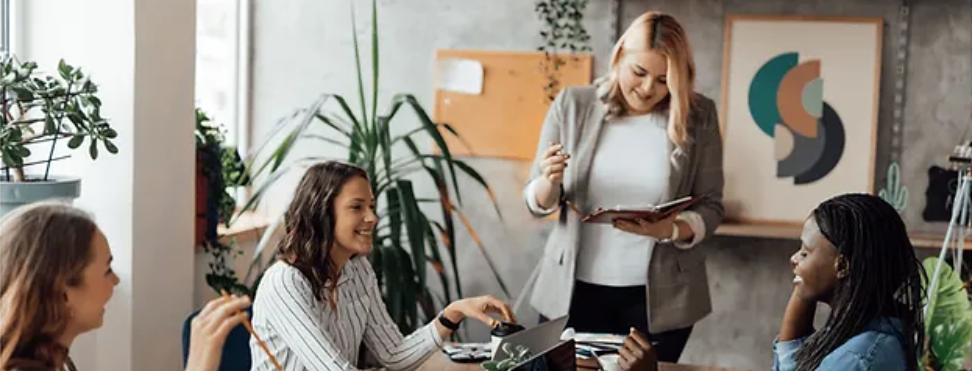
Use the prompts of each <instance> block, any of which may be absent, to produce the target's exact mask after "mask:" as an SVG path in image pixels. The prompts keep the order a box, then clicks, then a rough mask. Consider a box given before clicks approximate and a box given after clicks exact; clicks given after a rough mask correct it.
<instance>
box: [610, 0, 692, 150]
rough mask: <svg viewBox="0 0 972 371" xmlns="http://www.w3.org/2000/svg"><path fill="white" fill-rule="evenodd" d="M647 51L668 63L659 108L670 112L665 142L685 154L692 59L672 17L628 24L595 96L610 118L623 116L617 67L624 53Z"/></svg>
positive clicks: (685, 38)
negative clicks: (665, 86)
mask: <svg viewBox="0 0 972 371" xmlns="http://www.w3.org/2000/svg"><path fill="white" fill-rule="evenodd" d="M639 41H642V42H639ZM647 50H654V51H657V52H658V53H661V54H662V55H664V56H665V58H667V59H668V97H666V98H665V99H664V100H662V102H661V103H659V107H667V108H669V119H668V139H669V140H670V141H671V142H672V143H675V145H676V147H677V149H678V150H684V149H685V143H686V141H687V140H688V117H689V112H690V109H691V106H692V104H693V103H694V100H695V87H694V86H695V59H694V58H693V57H692V48H691V46H689V40H688V35H686V33H685V29H684V28H682V25H681V24H680V23H678V21H677V20H675V18H674V17H672V16H670V15H668V14H664V13H659V12H647V13H644V14H642V15H641V16H640V17H638V18H637V19H635V20H634V21H633V22H631V25H630V26H628V29H627V30H625V31H624V34H623V35H621V38H619V39H618V42H617V43H616V44H615V45H614V50H613V51H612V53H611V70H610V72H608V74H607V76H605V77H603V78H600V79H598V82H597V83H596V85H597V86H598V88H597V92H598V96H599V97H600V98H601V101H602V102H603V103H604V107H605V112H607V113H608V116H609V117H617V116H621V115H624V114H625V103H624V96H623V95H622V94H621V86H620V73H621V71H620V66H619V63H620V62H621V59H622V58H623V57H624V56H625V53H627V52H631V51H647Z"/></svg>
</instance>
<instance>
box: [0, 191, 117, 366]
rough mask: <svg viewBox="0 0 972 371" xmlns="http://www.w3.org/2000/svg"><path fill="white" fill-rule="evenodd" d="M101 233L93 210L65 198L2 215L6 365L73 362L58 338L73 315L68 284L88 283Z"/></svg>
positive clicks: (1, 362) (1, 319) (0, 340)
mask: <svg viewBox="0 0 972 371" xmlns="http://www.w3.org/2000/svg"><path fill="white" fill-rule="evenodd" d="M96 233H98V227H97V225H95V222H94V221H93V220H92V219H91V217H90V216H89V215H88V214H86V213H84V212H83V211H81V210H79V209H76V208H74V207H72V206H70V205H67V204H65V203H61V202H42V203H36V204H31V205H25V206H21V207H18V208H17V209H15V210H13V211H12V212H10V214H8V215H6V216H5V217H4V218H3V219H2V220H0V370H7V369H9V368H15V367H17V363H20V362H28V363H32V364H41V365H43V367H46V368H51V369H57V370H61V369H63V367H64V365H65V364H70V360H69V359H68V349H67V348H65V347H64V346H63V345H61V344H59V343H58V342H57V340H58V337H60V336H61V335H62V334H63V333H64V331H65V330H66V328H67V325H68V320H69V319H70V309H69V308H68V307H67V302H66V301H65V291H64V289H65V288H66V287H68V286H77V285H80V284H81V283H82V273H83V271H84V268H85V267H87V266H88V264H90V263H91V260H92V259H93V256H92V254H93V252H92V249H91V246H92V240H93V239H94V236H95V234H96Z"/></svg>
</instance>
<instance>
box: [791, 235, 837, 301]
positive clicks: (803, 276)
mask: <svg viewBox="0 0 972 371" xmlns="http://www.w3.org/2000/svg"><path fill="white" fill-rule="evenodd" d="M800 241H801V242H802V246H801V247H800V250H799V251H797V252H796V254H793V256H791V257H790V263H791V264H793V274H794V278H793V284H794V285H796V286H797V290H798V291H799V294H800V297H801V298H802V299H804V300H806V301H812V302H817V301H821V302H826V303H829V302H830V299H832V298H833V294H834V287H835V286H836V284H837V279H838V271H837V267H838V260H839V259H838V254H837V248H836V247H834V245H833V244H832V243H831V242H830V241H828V240H827V238H826V237H824V235H823V233H821V232H820V227H819V226H818V225H817V221H816V220H815V218H813V217H811V218H808V219H807V221H806V222H805V223H804V224H803V233H802V234H801V236H800Z"/></svg>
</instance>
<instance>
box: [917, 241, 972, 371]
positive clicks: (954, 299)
mask: <svg viewBox="0 0 972 371" xmlns="http://www.w3.org/2000/svg"><path fill="white" fill-rule="evenodd" d="M938 262H939V259H938V258H937V257H930V258H927V259H925V260H924V261H923V262H922V265H923V266H924V268H925V272H926V273H927V274H928V276H929V277H928V279H927V280H932V277H933V276H934V274H935V267H936V266H937V265H938ZM927 280H924V279H923V284H924V286H925V288H926V292H927V293H928V295H929V299H928V311H927V315H926V316H925V333H926V334H928V335H929V337H930V339H929V343H930V344H931V345H930V347H931V352H932V354H931V358H932V362H933V363H935V364H938V365H942V366H943V367H944V368H941V369H942V370H958V369H959V368H957V367H959V366H961V365H962V363H963V362H964V359H965V355H966V354H968V352H969V344H970V341H972V309H970V308H969V299H968V294H967V292H966V291H965V287H964V285H963V282H962V279H961V277H960V276H959V275H958V273H956V272H955V271H954V270H953V269H952V267H951V266H949V265H948V264H947V263H945V262H942V266H941V271H940V273H939V274H938V281H937V287H935V288H934V289H932V288H930V287H928V285H930V283H929V282H928V281H927Z"/></svg>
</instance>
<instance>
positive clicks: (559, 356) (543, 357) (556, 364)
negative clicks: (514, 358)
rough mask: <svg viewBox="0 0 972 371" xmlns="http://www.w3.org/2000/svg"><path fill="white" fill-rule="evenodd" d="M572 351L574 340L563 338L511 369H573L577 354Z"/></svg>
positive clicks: (540, 370)
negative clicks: (551, 346)
mask: <svg viewBox="0 0 972 371" xmlns="http://www.w3.org/2000/svg"><path fill="white" fill-rule="evenodd" d="M574 352H575V347H574V340H573V339H568V340H564V341H561V342H560V343H558V344H557V345H556V346H554V347H553V348H550V349H547V350H545V351H543V352H542V353H540V354H538V355H535V356H533V357H530V359H528V360H526V361H523V363H520V364H518V365H516V366H514V367H513V371H575V370H577V356H576V354H575V353H574Z"/></svg>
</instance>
